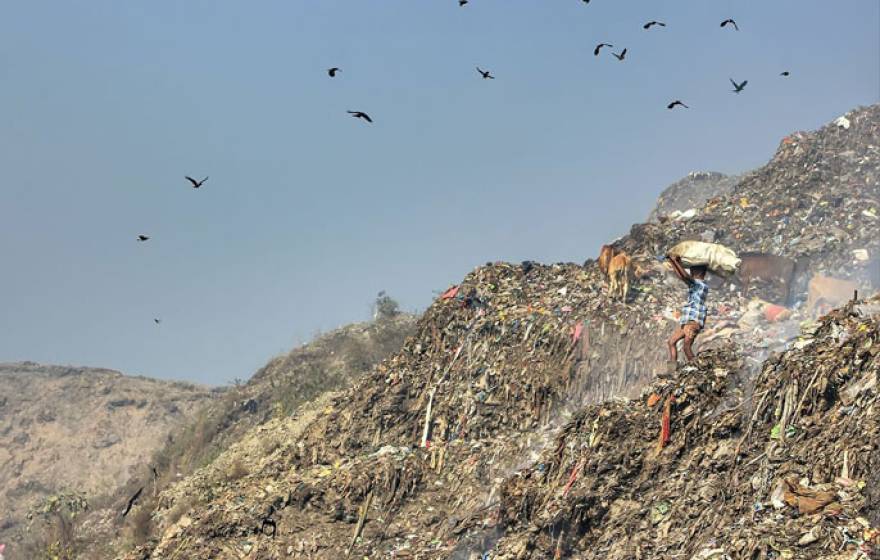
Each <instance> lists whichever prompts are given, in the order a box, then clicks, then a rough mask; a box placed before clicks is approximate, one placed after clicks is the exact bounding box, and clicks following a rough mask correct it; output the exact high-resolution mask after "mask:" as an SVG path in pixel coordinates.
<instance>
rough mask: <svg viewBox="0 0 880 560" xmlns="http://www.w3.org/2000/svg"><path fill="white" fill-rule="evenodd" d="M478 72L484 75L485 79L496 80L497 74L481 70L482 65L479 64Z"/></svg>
mask: <svg viewBox="0 0 880 560" xmlns="http://www.w3.org/2000/svg"><path fill="white" fill-rule="evenodd" d="M477 72H479V73H480V75H481V76H482V77H483V79H484V80H494V79H495V76H493V75H492V74H490V73H489V71H488V70H480V67H479V66H477Z"/></svg>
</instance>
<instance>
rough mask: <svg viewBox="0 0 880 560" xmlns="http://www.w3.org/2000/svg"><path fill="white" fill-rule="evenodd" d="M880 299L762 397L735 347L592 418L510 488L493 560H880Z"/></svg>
mask: <svg viewBox="0 0 880 560" xmlns="http://www.w3.org/2000/svg"><path fill="white" fill-rule="evenodd" d="M878 314H880V298H875V299H874V300H872V301H869V302H864V303H861V304H856V303H855V302H853V303H851V304H849V305H848V306H846V307H844V308H843V309H840V310H838V311H835V312H833V313H832V314H830V315H828V316H827V317H825V318H824V319H823V320H822V322H821V323H819V324H818V325H817V326H816V327H815V328H813V329H811V330H810V331H808V332H805V333H804V334H803V336H802V338H800V339H799V340H798V343H797V344H796V345H795V348H793V349H792V350H790V351H788V352H786V353H784V354H780V355H777V356H775V357H774V358H771V359H770V360H768V361H767V362H766V364H765V365H764V367H763V370H762V371H761V373H760V375H759V376H758V378H757V380H756V383H755V385H754V393H753V394H750V395H746V394H744V393H743V391H744V390H745V389H747V388H748V387H749V386H750V384H749V383H748V375H747V373H746V372H745V370H744V368H743V363H742V359H741V358H740V356H739V353H738V352H737V351H736V349H735V348H733V347H729V348H725V349H719V350H717V351H712V352H708V353H706V354H705V355H704V356H702V357H700V359H699V361H698V363H697V364H695V365H694V366H687V367H684V368H683V369H681V370H680V371H679V372H678V373H677V374H675V375H673V376H671V377H669V378H668V379H661V380H658V381H657V382H656V383H653V384H652V385H650V386H649V387H647V388H646V389H645V390H644V391H643V393H642V394H641V396H640V397H639V398H638V399H637V400H634V401H628V400H623V399H619V400H614V401H610V402H606V403H602V404H599V405H595V406H591V407H587V408H586V409H584V410H583V411H581V412H580V413H578V415H577V416H576V417H575V418H574V420H573V421H572V422H571V423H570V424H568V425H567V426H566V427H565V428H564V429H563V430H562V431H561V433H560V435H559V436H558V438H557V439H556V442H555V444H554V445H553V446H551V447H550V448H548V450H547V451H546V452H545V453H544V454H543V455H542V456H541V458H540V459H539V460H538V461H536V462H535V463H534V464H532V465H530V466H528V467H527V468H524V469H521V470H520V471H518V472H517V473H516V474H514V475H513V476H511V477H510V478H509V479H508V481H507V482H506V484H505V486H504V488H503V491H502V494H501V514H500V518H501V519H500V521H499V524H500V525H503V526H504V532H505V535H504V537H502V539H501V540H500V541H499V542H498V543H497V546H496V547H495V548H494V550H493V551H492V552H491V554H490V557H491V558H493V559H498V560H502V559H514V558H515V559H523V558H585V559H586V558H603V559H606V558H607V559H618V558H619V559H624V558H699V559H709V558H715V559H725V558H805V559H806V558H811V559H816V558H828V559H831V558H840V559H843V558H850V559H851V558H866V559H867V558H876V557H878V555H880V491H878V488H880V486H878V484H880V453H878V446H880V390H878V380H880V379H878V376H880V315H878Z"/></svg>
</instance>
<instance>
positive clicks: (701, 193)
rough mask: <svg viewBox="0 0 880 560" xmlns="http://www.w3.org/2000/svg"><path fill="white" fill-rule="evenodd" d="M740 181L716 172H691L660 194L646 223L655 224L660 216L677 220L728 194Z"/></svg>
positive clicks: (739, 178) (737, 176)
mask: <svg viewBox="0 0 880 560" xmlns="http://www.w3.org/2000/svg"><path fill="white" fill-rule="evenodd" d="M741 180H742V177H741V176H739V175H725V174H723V173H718V172H717V171H691V172H690V173H688V174H687V176H685V177H684V178H682V179H680V180H678V181H676V182H675V183H672V184H671V185H669V186H668V187H666V189H664V190H663V192H662V193H660V196H658V197H657V204H656V206H655V207H654V209H653V210H651V214H650V215H649V216H648V221H649V222H656V221H657V220H658V219H659V218H660V217H661V216H668V217H670V218H671V219H673V220H674V219H676V218H679V217H681V215H682V214H683V213H685V212H687V211H688V210H689V209H691V208H700V207H702V206H703V204H705V203H706V201H707V200H709V199H710V198H714V197H716V196H719V195H722V194H727V193H729V192H730V191H731V190H733V187H735V186H736V184H737V183H739V182H740V181H741Z"/></svg>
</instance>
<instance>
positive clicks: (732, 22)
mask: <svg viewBox="0 0 880 560" xmlns="http://www.w3.org/2000/svg"><path fill="white" fill-rule="evenodd" d="M728 23H730V24H733V28H734V29H736V30H737V31H739V26H737V24H736V22H735V21H733V20H732V19H726V20H724V21H722V22H721V27H725V26H726V25H727V24H728Z"/></svg>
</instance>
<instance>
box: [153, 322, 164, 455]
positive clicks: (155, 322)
mask: <svg viewBox="0 0 880 560" xmlns="http://www.w3.org/2000/svg"><path fill="white" fill-rule="evenodd" d="M153 322H154V323H156V324H157V325H158V324H159V323H161V322H162V319H153ZM154 470H155V469H154Z"/></svg>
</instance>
